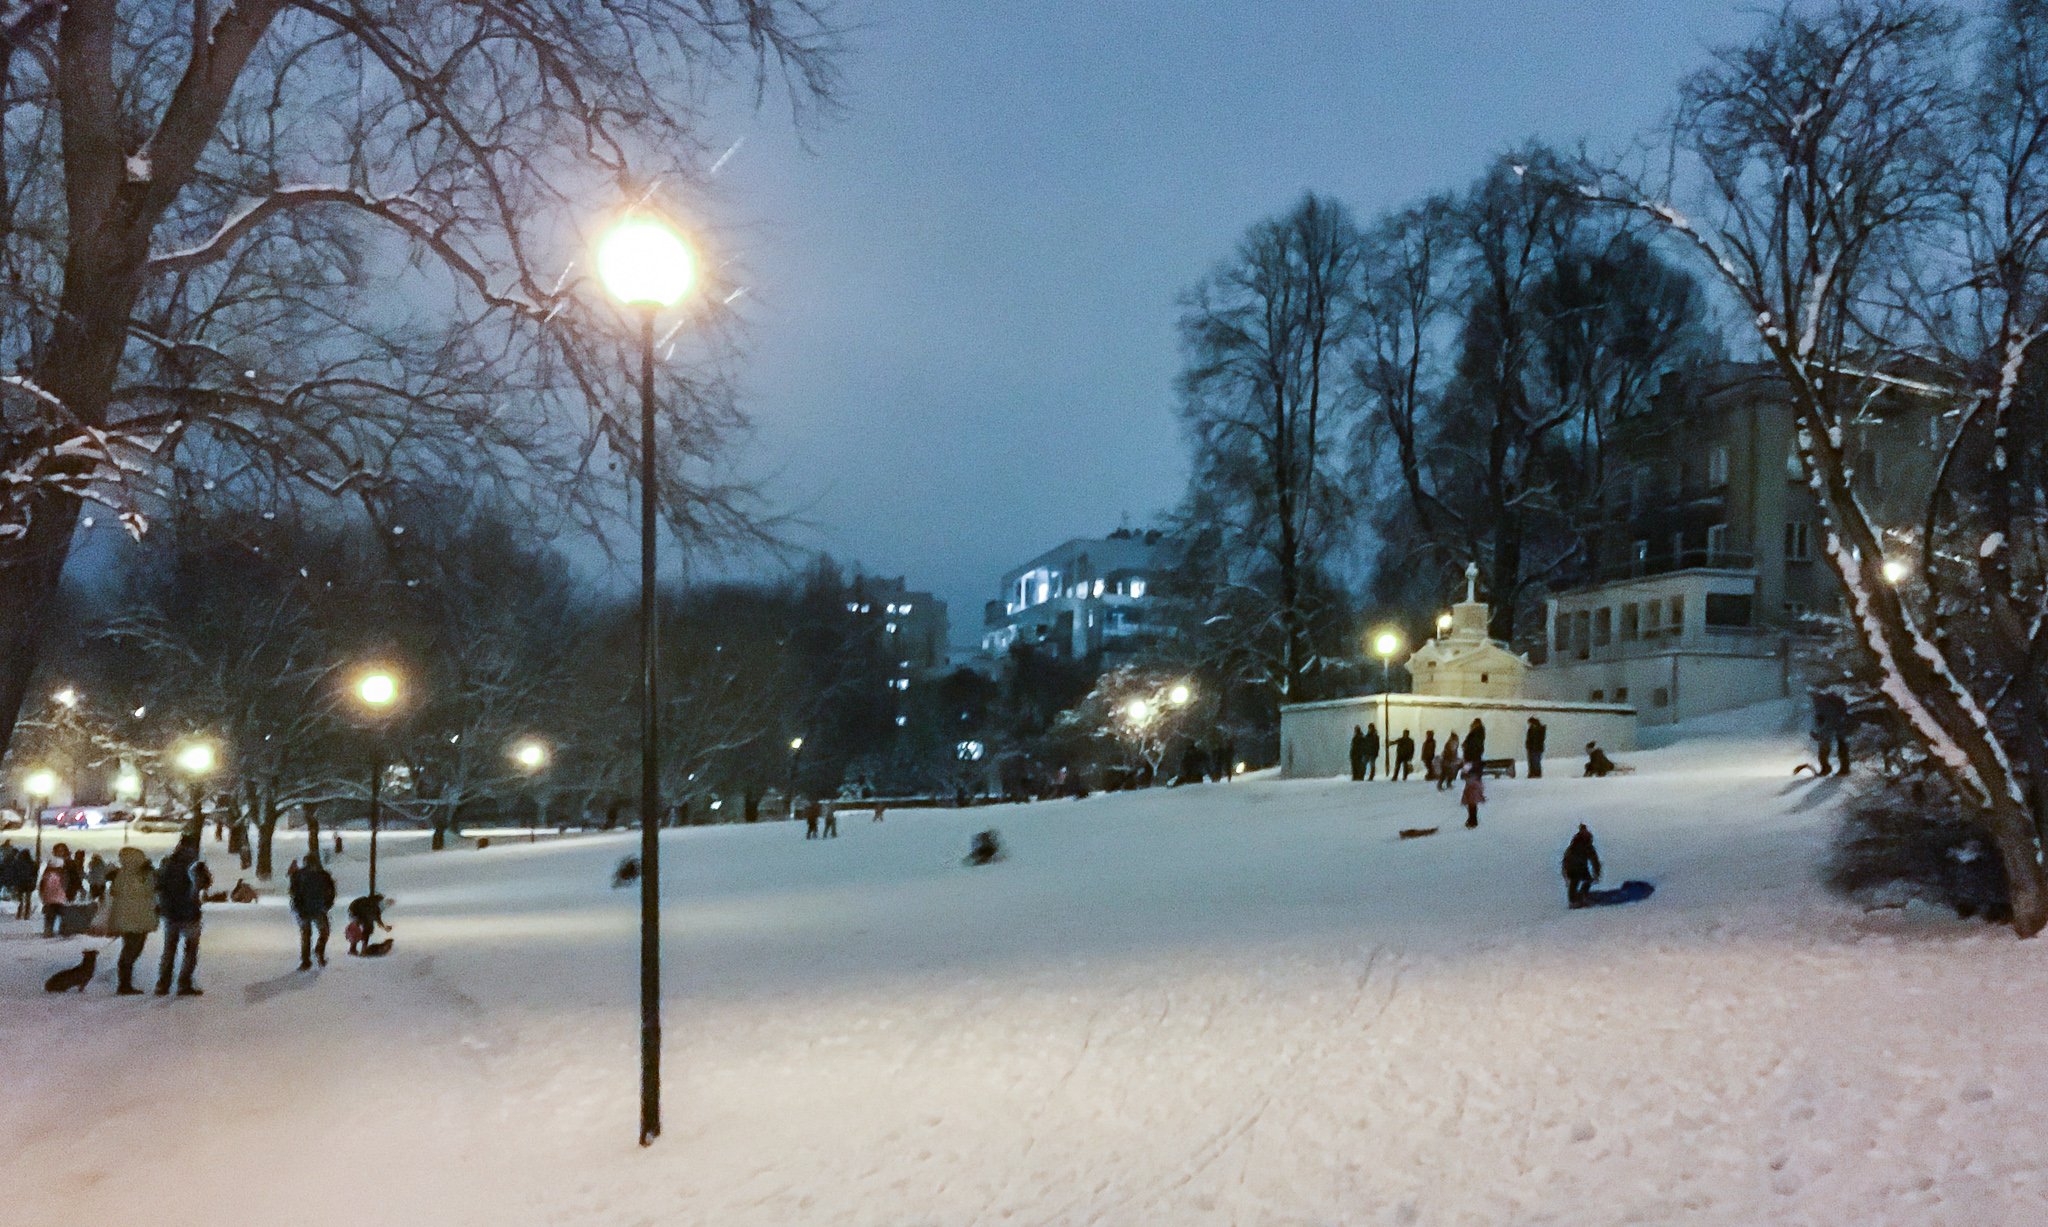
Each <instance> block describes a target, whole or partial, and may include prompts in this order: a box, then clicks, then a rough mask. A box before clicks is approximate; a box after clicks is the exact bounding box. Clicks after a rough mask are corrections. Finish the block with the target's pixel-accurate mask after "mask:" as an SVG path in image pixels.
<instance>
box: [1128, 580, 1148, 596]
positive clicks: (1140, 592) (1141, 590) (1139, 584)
mask: <svg viewBox="0 0 2048 1227" xmlns="http://www.w3.org/2000/svg"><path fill="white" fill-rule="evenodd" d="M1131 595H1132V596H1144V595H1145V581H1144V580H1142V579H1134V580H1132V581H1131Z"/></svg>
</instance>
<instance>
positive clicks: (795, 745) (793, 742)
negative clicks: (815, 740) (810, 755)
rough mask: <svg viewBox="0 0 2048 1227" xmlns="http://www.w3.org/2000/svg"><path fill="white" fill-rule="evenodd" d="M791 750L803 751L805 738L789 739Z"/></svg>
mask: <svg viewBox="0 0 2048 1227" xmlns="http://www.w3.org/2000/svg"><path fill="white" fill-rule="evenodd" d="M789 748H790V749H792V750H801V749H803V748H804V739H803V738H801V737H792V738H790V739H789Z"/></svg>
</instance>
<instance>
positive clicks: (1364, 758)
mask: <svg viewBox="0 0 2048 1227" xmlns="http://www.w3.org/2000/svg"><path fill="white" fill-rule="evenodd" d="M1379 774H1380V726H1379V725H1377V724H1368V725H1366V726H1365V728H1364V730H1362V731H1361V730H1360V729H1359V727H1358V726H1357V725H1355V724H1354V725H1352V726H1351V779H1352V781H1353V782H1354V783H1357V782H1361V781H1364V780H1374V779H1378V778H1379Z"/></svg>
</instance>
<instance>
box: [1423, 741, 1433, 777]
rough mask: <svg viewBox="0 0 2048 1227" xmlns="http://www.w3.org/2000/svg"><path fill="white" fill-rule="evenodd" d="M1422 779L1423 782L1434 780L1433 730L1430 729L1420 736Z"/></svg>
mask: <svg viewBox="0 0 2048 1227" xmlns="http://www.w3.org/2000/svg"><path fill="white" fill-rule="evenodd" d="M1422 778H1423V779H1425V780H1434V779H1435V778H1436V730H1435V729H1431V730H1429V732H1427V733H1424V734H1423V735H1422Z"/></svg>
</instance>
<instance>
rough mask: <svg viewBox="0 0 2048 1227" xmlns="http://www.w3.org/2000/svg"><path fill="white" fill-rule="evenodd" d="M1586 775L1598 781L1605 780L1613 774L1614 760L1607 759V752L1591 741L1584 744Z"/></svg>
mask: <svg viewBox="0 0 2048 1227" xmlns="http://www.w3.org/2000/svg"><path fill="white" fill-rule="evenodd" d="M1586 774H1587V775H1590V776H1594V777H1596V778H1598V779H1606V778H1607V777H1608V776H1610V775H1612V774H1614V760H1613V759H1611V758H1609V757H1607V751H1605V750H1602V749H1601V748H1600V747H1599V745H1598V744H1597V743H1595V742H1591V741H1589V742H1587V743H1586Z"/></svg>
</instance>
